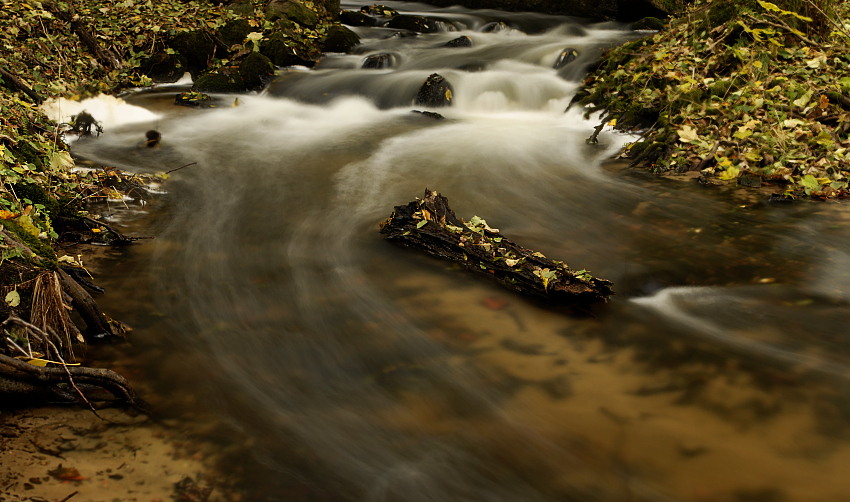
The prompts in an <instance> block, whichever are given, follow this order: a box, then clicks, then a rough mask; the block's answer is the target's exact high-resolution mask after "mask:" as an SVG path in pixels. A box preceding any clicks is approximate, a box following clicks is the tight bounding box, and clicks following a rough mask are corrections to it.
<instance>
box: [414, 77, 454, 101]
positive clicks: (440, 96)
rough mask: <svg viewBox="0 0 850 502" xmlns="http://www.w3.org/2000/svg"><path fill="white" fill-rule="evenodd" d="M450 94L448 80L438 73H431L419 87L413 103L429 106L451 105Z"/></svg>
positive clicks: (450, 88)
mask: <svg viewBox="0 0 850 502" xmlns="http://www.w3.org/2000/svg"><path fill="white" fill-rule="evenodd" d="M452 94H453V89H452V86H451V84H450V83H449V82H448V80H446V79H445V78H444V77H443V76H442V75H440V74H438V73H432V74H431V75H430V76H428V78H427V79H426V80H425V83H424V84H422V87H420V88H419V92H418V93H417V94H416V100H415V103H416V104H417V105H422V106H428V107H431V108H436V107H441V106H451V104H452V99H453V96H452Z"/></svg>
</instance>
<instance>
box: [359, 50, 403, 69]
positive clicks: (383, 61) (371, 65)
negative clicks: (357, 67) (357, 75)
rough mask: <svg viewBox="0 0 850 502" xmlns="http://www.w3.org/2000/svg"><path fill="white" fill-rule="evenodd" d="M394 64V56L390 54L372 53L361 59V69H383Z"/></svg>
mask: <svg viewBox="0 0 850 502" xmlns="http://www.w3.org/2000/svg"><path fill="white" fill-rule="evenodd" d="M393 66H395V56H393V55H392V54H386V53H385V54H373V55H371V56H368V57H367V58H366V59H365V60H364V61H363V66H361V68H363V69H372V70H384V69H387V68H392V67H393Z"/></svg>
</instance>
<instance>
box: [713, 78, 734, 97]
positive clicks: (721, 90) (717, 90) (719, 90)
mask: <svg viewBox="0 0 850 502" xmlns="http://www.w3.org/2000/svg"><path fill="white" fill-rule="evenodd" d="M731 90H732V81H731V80H720V81H718V82H715V83H714V84H712V85H711V87H710V88H709V93H710V94H711V95H712V96H719V97H721V98H722V97H725V96H726V95H727V94H729V92H731Z"/></svg>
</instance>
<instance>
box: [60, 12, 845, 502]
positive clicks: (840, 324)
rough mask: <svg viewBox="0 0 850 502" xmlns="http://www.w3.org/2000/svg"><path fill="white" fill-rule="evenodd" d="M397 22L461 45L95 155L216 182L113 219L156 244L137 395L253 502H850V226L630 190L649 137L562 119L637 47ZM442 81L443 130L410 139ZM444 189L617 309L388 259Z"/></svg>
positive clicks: (350, 68)
mask: <svg viewBox="0 0 850 502" xmlns="http://www.w3.org/2000/svg"><path fill="white" fill-rule="evenodd" d="M389 5H391V6H393V7H395V8H397V9H399V10H402V11H408V12H410V11H412V12H418V13H426V14H427V15H429V16H433V17H435V18H438V19H440V20H442V21H443V27H444V29H445V30H446V31H443V32H440V33H435V34H428V35H420V36H417V37H399V36H393V34H394V33H395V31H394V30H390V29H387V28H357V29H356V30H357V32H358V34H359V35H360V36H361V38H362V39H363V43H362V45H361V46H359V47H358V48H356V50H355V51H354V54H351V55H329V56H328V57H327V58H326V59H324V60H323V61H322V62H321V63H320V64H319V65H318V66H317V67H316V68H315V69H312V70H307V69H300V68H289V69H285V70H282V71H281V72H280V73H281V74H280V76H279V78H278V79H277V80H276V81H275V82H274V83H273V84H271V86H270V87H269V88H268V89H267V91H266V92H264V93H262V94H260V95H248V96H239V103H238V106H235V107H231V106H230V105H231V104H232V103H233V101H234V97H233V96H220V97H219V101H218V102H217V104H218V107H217V108H215V109H211V110H193V109H186V108H180V107H175V106H173V105H172V104H171V103H172V102H173V95H174V92H176V91H175V89H176V88H164V89H160V90H159V91H157V92H148V93H141V94H137V95H135V96H132V97H130V98H129V101H130V102H131V103H132V104H134V105H137V106H142V107H145V108H147V109H149V110H151V111H152V112H154V113H156V114H157V115H158V118H156V119H155V120H146V121H143V122H137V123H134V124H127V125H123V126H116V127H114V128H112V129H110V130H107V132H106V134H104V135H103V136H101V137H100V138H97V139H91V140H83V141H80V142H78V143H77V144H76V145H75V146H74V149H75V152H76V153H77V154H79V155H82V156H84V157H85V158H88V159H90V160H92V161H93V162H95V163H101V164H104V165H110V166H117V167H120V168H123V169H127V170H130V171H137V172H153V171H165V170H168V169H173V168H175V167H179V166H181V165H184V164H188V163H190V162H197V164H195V165H192V166H190V167H186V168H184V169H182V170H180V171H178V172H175V173H173V174H172V175H171V178H170V180H169V181H168V184H167V189H168V191H169V193H168V194H167V195H161V196H156V197H154V198H153V200H152V202H151V203H150V204H148V205H146V206H141V205H139V204H138V203H135V202H131V203H129V204H128V205H127V206H126V207H125V206H121V205H119V206H118V207H116V205H115V204H111V205H110V206H109V207H106V206H104V207H102V208H100V210H101V212H103V213H104V214H106V213H109V214H111V217H112V218H113V219H114V220H115V221H116V222H117V224H120V225H123V226H124V228H126V229H129V231H130V232H131V233H135V234H140V235H155V236H156V240H153V241H144V243H143V244H142V245H140V246H134V247H131V248H126V249H122V250H117V251H114V252H112V253H110V254H109V255H108V259H105V260H101V261H100V262H98V264H97V270H99V271H100V274H99V276H98V280H99V281H100V282H101V283H102V284H103V285H104V286H106V287H107V289H108V293H107V295H105V296H103V297H101V298H100V299H99V301H100V302H101V306H102V307H103V308H104V310H105V311H107V312H109V313H110V314H111V315H113V316H115V317H117V318H120V319H122V320H124V321H126V322H128V323H129V324H131V325H132V326H133V327H134V328H135V331H133V332H132V334H131V335H130V340H131V342H132V344H133V347H126V346H118V348H116V349H113V350H118V351H124V352H126V353H127V354H128V355H127V356H126V357H128V358H129V360H130V361H131V362H128V363H126V367H125V369H124V370H125V371H126V372H128V373H129V374H130V376H131V377H132V379H133V380H134V382H136V385H138V386H140V387H142V388H143V389H147V390H148V391H149V392H150V393H157V394H158V395H159V396H161V397H160V398H158V399H159V400H160V401H161V403H160V404H161V406H162V407H163V408H166V409H168V410H169V412H173V413H175V414H177V415H181V416H183V417H184V418H185V417H195V418H194V419H195V420H197V423H198V427H199V428H204V427H205V428H206V434H207V436H209V437H213V438H214V439H215V441H217V442H218V443H219V444H220V445H221V447H222V448H223V449H226V450H227V451H233V454H232V456H231V457H230V458H231V460H230V461H229V463H228V464H227V465H225V466H224V467H225V468H227V469H230V470H232V471H233V472H235V473H237V474H238V475H239V476H240V477H241V479H243V489H244V490H245V498H244V500H321V501H325V500H357V501H360V500H363V501H420V500H423V501H424V500H436V501H453V500H469V501H485V500H487V501H489V500H492V501H500V500H504V501H519V500H528V501H537V500H582V501H584V500H600V501H627V500H628V501H637V500H640V501H644V500H646V501H649V500H664V501H668V500H683V501H786V500H788V501H792V500H793V501H797V500H800V501H802V500H806V501H839V500H850V499H848V494H850V475H848V468H847V466H848V465H850V442H848V440H850V385H848V383H850V382H848V365H849V364H850V339H849V338H850V330H848V321H850V307H848V301H850V234H848V231H847V228H848V224H850V210H848V209H847V207H846V205H842V204H840V203H808V202H803V201H801V202H798V203H794V204H771V203H768V202H767V197H766V193H765V192H758V191H755V190H752V189H737V190H736V189H723V188H705V187H702V186H700V185H698V184H697V183H696V182H695V181H694V180H693V179H690V178H688V179H684V180H683V179H662V178H653V177H652V176H650V175H648V174H646V173H643V172H636V171H630V170H627V169H624V168H623V167H622V166H620V165H616V164H615V165H612V164H606V163H605V162H606V160H607V159H609V158H611V157H612V156H613V155H615V154H616V153H617V151H618V150H619V148H620V147H621V146H622V144H623V143H624V142H626V141H627V140H628V138H626V137H623V136H619V135H615V134H613V133H611V132H609V131H605V132H603V134H602V135H601V136H600V144H599V145H587V144H585V138H587V137H588V136H589V135H590V132H591V130H592V127H593V126H594V125H595V123H594V122H593V121H588V120H585V119H584V118H583V117H582V115H581V113H580V111H579V110H570V111H568V112H566V113H565V112H564V110H565V109H566V107H567V105H568V103H569V100H570V98H571V96H572V94H573V92H574V91H575V89H576V87H577V85H578V80H579V79H580V78H581V74H582V72H583V71H584V70H585V68H586V66H587V65H588V64H589V63H590V62H591V61H592V60H593V58H595V57H596V56H597V55H598V54H599V52H600V51H601V50H603V49H604V48H605V47H608V46H611V45H612V44H616V43H620V42H623V41H625V40H628V39H630V38H632V37H634V36H635V35H634V34H633V33H630V32H628V31H626V30H625V28H626V27H624V26H621V25H617V24H613V23H605V24H592V23H590V22H587V21H584V20H580V19H571V18H565V17H552V16H542V15H535V14H506V13H501V12H496V11H469V10H464V9H460V8H453V9H436V8H433V7H426V6H424V5H419V4H412V3H390V4H389ZM343 7H344V8H355V9H356V8H358V7H359V5H353V4H352V5H343ZM493 21H504V22H505V23H506V24H507V25H508V26H509V27H510V28H509V29H502V30H496V31H489V32H484V31H481V29H482V27H484V26H485V25H486V24H487V23H490V22H493ZM459 35H468V36H469V37H470V38H471V39H472V41H473V46H472V47H465V48H448V47H442V45H443V44H444V43H445V42H447V41H448V40H451V39H452V38H455V37H457V36H459ZM567 47H571V48H575V49H577V50H578V51H579V52H580V54H581V56H580V57H579V58H578V60H576V61H575V62H573V63H571V64H570V65H568V66H567V67H566V68H564V69H561V70H554V69H552V65H553V64H554V62H555V61H556V59H557V57H558V55H559V54H560V52H561V51H562V50H563V49H564V48H567ZM379 53H389V54H392V55H393V60H394V61H395V63H396V66H395V67H394V68H392V69H385V70H366V69H359V67H360V65H361V64H362V62H363V60H364V58H365V57H366V56H368V55H371V54H379ZM470 70H477V71H470ZM433 72H439V73H440V74H441V75H443V76H444V77H445V78H446V79H447V80H449V81H450V82H451V84H452V86H453V87H454V99H453V102H454V103H453V106H451V107H448V108H441V109H439V110H435V111H439V112H440V113H441V114H443V115H444V116H445V120H436V119H433V118H430V117H427V116H423V115H421V114H415V113H411V111H412V110H414V109H418V110H424V109H423V108H421V107H415V106H414V105H413V104H412V102H413V98H414V96H415V94H416V91H417V89H418V87H419V85H421V83H422V82H423V81H424V80H425V78H426V77H427V76H428V75H429V74H431V73H433ZM153 127H155V128H157V129H158V130H159V131H161V132H162V135H163V142H162V145H161V146H160V147H159V148H156V149H146V148H138V147H137V145H138V143H140V142H141V141H143V138H144V134H143V133H144V131H145V130H147V129H150V128H153ZM425 187H428V188H430V189H434V190H437V191H439V192H441V193H442V194H443V195H445V196H447V197H448V198H449V201H450V203H451V205H452V207H453V209H454V210H455V212H456V213H457V214H458V216H460V217H463V218H466V219H469V218H470V217H472V216H473V215H478V216H481V217H483V218H486V219H487V221H488V222H490V224H491V226H493V227H498V228H499V229H500V230H501V232H502V233H503V234H505V235H507V236H508V237H510V238H511V239H512V240H515V241H517V242H519V243H521V244H522V245H524V246H526V247H529V248H532V249H535V250H538V251H541V252H543V253H544V254H545V255H547V256H549V257H552V258H555V259H562V260H565V261H566V262H567V263H568V264H569V265H571V266H572V267H573V268H586V269H589V270H591V271H592V272H593V274H594V275H596V276H599V277H604V278H607V279H610V280H612V281H614V283H615V289H616V291H617V296H616V297H615V298H614V299H613V300H612V301H611V302H610V303H609V304H607V305H604V306H601V307H600V308H597V309H595V310H594V312H593V314H594V315H593V316H575V315H569V314H567V313H564V312H559V311H555V310H552V309H551V308H548V307H546V306H545V305H540V304H538V303H536V302H534V301H530V300H528V299H525V298H522V297H518V296H516V295H514V294H511V293H510V292H508V291H506V290H504V289H501V288H499V287H498V286H497V285H496V284H495V283H491V282H488V281H486V280H482V279H481V278H479V277H477V276H474V275H470V274H469V273H467V272H464V271H462V270H458V269H457V268H456V267H453V266H452V265H451V264H450V263H446V262H441V261H439V260H436V259H433V258H430V257H427V256H422V255H420V254H418V253H417V252H414V251H410V250H407V249H403V248H399V247H396V246H394V245H391V244H389V243H387V242H385V241H384V240H382V238H381V237H380V235H379V233H378V223H379V222H381V221H382V220H384V219H386V218H387V217H388V216H389V215H390V213H391V212H392V208H393V206H394V205H397V204H406V203H407V202H409V201H410V200H413V198H414V197H415V196H421V195H422V193H423V192H424V189H425ZM103 350H105V349H101V352H102V351H103ZM107 352H108V351H107ZM98 354H99V352H98V351H94V353H93V355H94V356H97V355H98ZM101 355H102V356H103V357H107V356H106V355H103V354H101ZM211 423H212V424H214V425H209V424H211Z"/></svg>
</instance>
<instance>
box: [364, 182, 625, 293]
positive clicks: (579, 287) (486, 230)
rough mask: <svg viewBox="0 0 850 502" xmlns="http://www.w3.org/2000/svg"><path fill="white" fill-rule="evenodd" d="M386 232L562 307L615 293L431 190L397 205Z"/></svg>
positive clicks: (384, 226)
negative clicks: (467, 215) (460, 214)
mask: <svg viewBox="0 0 850 502" xmlns="http://www.w3.org/2000/svg"><path fill="white" fill-rule="evenodd" d="M381 234H383V235H384V237H386V238H387V239H389V240H391V241H395V242H397V243H399V244H401V245H403V246H407V247H412V248H416V249H420V250H423V251H425V252H427V253H430V254H432V255H434V256H438V257H440V258H445V259H447V260H451V261H453V262H455V263H458V264H460V265H463V266H464V267H466V268H467V269H469V270H472V271H475V272H479V273H482V274H486V275H488V276H491V277H493V278H495V279H496V280H497V281H499V282H500V283H501V284H503V285H504V286H505V287H507V288H508V289H511V290H514V291H517V292H519V293H524V294H529V295H534V296H537V297H542V298H545V299H547V300H550V301H552V302H553V303H555V304H558V305H564V306H570V307H585V306H588V305H590V304H592V303H596V302H600V301H603V302H604V301H607V300H608V297H609V296H611V295H613V294H614V292H613V291H612V289H611V287H612V284H611V282H610V281H607V280H605V279H598V278H595V277H592V276H591V275H590V274H589V273H587V271H585V270H579V271H575V270H572V269H571V268H570V267H569V266H567V264H566V263H564V262H561V261H556V260H550V259H549V258H546V257H545V256H544V255H543V254H542V253H539V252H535V251H532V250H530V249H526V248H524V247H522V246H520V245H518V244H516V243H514V242H512V241H510V240H508V239H507V238H505V237H504V236H503V235H502V234H501V233H499V231H498V230H497V229H493V228H490V227H489V226H488V225H487V222H486V221H484V220H482V219H481V218H479V217H477V216H476V217H473V218H472V219H471V220H470V221H469V222H463V221H461V220H459V219H458V218H457V217H456V216H455V214H454V211H452V210H451V208H450V207H449V204H448V200H447V199H446V198H445V197H443V196H442V195H440V194H439V193H437V192H434V191H430V190H428V189H426V190H425V198H424V199H421V200H420V199H417V200H415V201H413V202H411V203H409V204H407V205H404V206H396V207H395V211H394V212H393V214H392V216H391V217H390V218H389V219H388V220H386V221H385V222H383V223H382V225H381Z"/></svg>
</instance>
